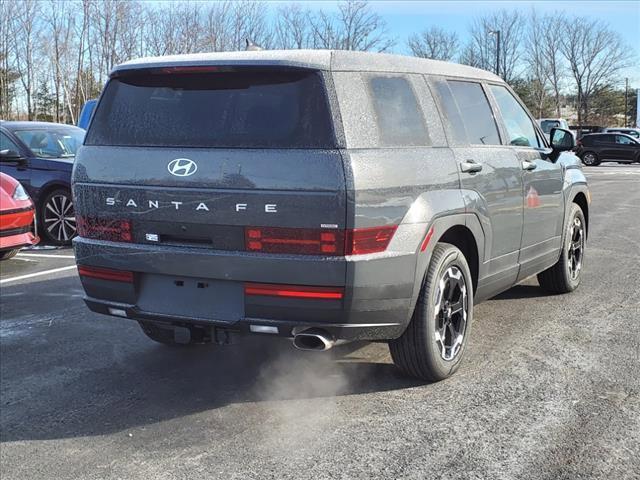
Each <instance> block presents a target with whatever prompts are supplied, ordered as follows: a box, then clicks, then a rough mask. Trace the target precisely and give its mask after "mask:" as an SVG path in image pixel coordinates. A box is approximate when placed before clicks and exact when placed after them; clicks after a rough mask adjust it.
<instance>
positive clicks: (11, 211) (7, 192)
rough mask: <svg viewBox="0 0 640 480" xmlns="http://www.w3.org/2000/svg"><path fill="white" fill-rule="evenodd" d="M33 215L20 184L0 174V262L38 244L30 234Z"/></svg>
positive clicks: (36, 239) (32, 209) (31, 203)
mask: <svg viewBox="0 0 640 480" xmlns="http://www.w3.org/2000/svg"><path fill="white" fill-rule="evenodd" d="M34 213H35V210H34V208H33V202H32V201H31V198H29V195H28V194H27V192H26V191H25V190H24V188H23V187H22V185H20V182H18V181H17V180H16V179H15V178H13V177H10V176H9V175H5V174H4V173H1V172H0V260H6V259H8V258H11V257H13V256H14V255H15V254H16V253H18V252H19V251H20V249H21V248H22V247H26V246H27V245H35V244H36V243H38V240H39V238H38V237H37V236H35V235H34V234H33V233H32V232H31V224H32V223H33V219H34Z"/></svg>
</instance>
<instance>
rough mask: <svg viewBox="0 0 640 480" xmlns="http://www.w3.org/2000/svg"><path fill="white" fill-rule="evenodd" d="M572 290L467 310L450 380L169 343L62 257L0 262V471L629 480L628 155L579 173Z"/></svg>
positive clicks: (324, 359)
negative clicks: (577, 277) (580, 255)
mask: <svg viewBox="0 0 640 480" xmlns="http://www.w3.org/2000/svg"><path fill="white" fill-rule="evenodd" d="M585 171H586V172H587V176H588V178H589V180H590V183H591V191H592V197H593V203H592V207H591V219H590V223H591V229H590V235H589V239H588V245H587V256H586V263H585V271H584V278H583V282H582V285H581V286H580V288H579V289H578V290H577V291H576V292H574V293H572V294H569V295H557V296H549V295H546V294H545V293H544V292H543V291H542V290H540V289H539V288H538V285H537V281H536V280H535V279H531V280H528V281H526V282H525V283H524V284H522V285H520V286H517V287H514V288H513V289H511V290H509V291H508V292H505V293H503V294H502V295H500V296H498V297H497V298H494V299H492V300H490V301H487V302H485V303H482V304H480V305H478V306H477V307H476V313H475V324H474V327H473V332H472V337H471V343H470V346H469V348H468V350H467V353H466V359H465V361H464V363H463V365H462V366H461V368H460V370H459V371H458V373H457V374H456V375H455V376H453V377H452V378H450V379H448V380H446V381H443V382H440V383H435V384H425V383H422V382H418V381H415V380H411V379H408V378H406V377H403V376H402V375H401V374H399V373H398V372H397V371H396V369H395V368H394V367H393V365H392V363H391V359H390V357H389V354H388V350H387V347H386V345H384V344H350V345H345V346H341V347H338V348H335V349H333V350H331V351H330V352H326V353H319V352H299V351H296V350H294V349H293V347H292V346H291V344H290V342H288V341H286V340H277V339H271V338H267V337H248V338H246V339H245V340H244V341H243V342H242V343H240V344H237V345H232V346H226V347H219V346H198V347H196V348H192V349H189V348H186V349H185V348H170V347H164V346H161V345H158V344H155V343H154V342H152V341H151V340H149V339H147V338H146V337H145V336H144V335H143V333H142V332H141V331H140V329H139V328H138V326H137V324H136V323H134V322H132V321H130V320H125V319H118V318H113V317H107V316H101V315H98V314H94V313H91V312H89V310H88V309H87V308H86V307H85V305H84V303H83V302H82V293H83V292H82V289H81V285H80V282H79V280H78V277H77V273H76V270H75V269H74V268H73V265H74V263H73V257H72V251H70V250H68V249H61V250H32V251H25V252H23V253H22V254H20V255H19V256H18V257H16V258H15V259H13V260H11V261H8V262H3V263H2V264H0V476H1V478H2V480H10V479H29V480H36V479H47V480H49V479H83V480H84V479H87V480H89V479H191V478H194V479H204V478H208V479H225V480H227V479H311V478H313V479H321V478H340V479H370V478H385V479H386V478H411V479H457V478H460V479H597V478H607V479H610V478H615V479H631V478H636V479H637V478H640V396H639V394H640V297H639V294H638V292H639V291H640V217H639V216H638V208H639V206H640V165H632V166H622V165H603V166H601V167H597V168H587V169H585Z"/></svg>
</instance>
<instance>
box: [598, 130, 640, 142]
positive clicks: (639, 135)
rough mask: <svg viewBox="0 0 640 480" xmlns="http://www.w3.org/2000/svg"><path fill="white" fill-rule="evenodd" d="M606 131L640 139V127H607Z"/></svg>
mask: <svg viewBox="0 0 640 480" xmlns="http://www.w3.org/2000/svg"><path fill="white" fill-rule="evenodd" d="M605 132H606V133H622V134H624V135H629V136H630V137H633V138H635V139H636V140H640V128H607V129H606V130H605Z"/></svg>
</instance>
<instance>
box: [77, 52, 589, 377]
mask: <svg viewBox="0 0 640 480" xmlns="http://www.w3.org/2000/svg"><path fill="white" fill-rule="evenodd" d="M573 147H574V140H573V136H572V134H571V133H570V132H568V131H566V130H563V129H554V130H552V131H551V142H549V141H548V140H547V137H546V135H545V134H544V133H543V132H542V131H541V130H540V129H539V126H538V125H537V123H536V121H535V120H534V119H533V118H532V117H531V115H530V113H529V112H528V111H527V110H526V108H525V107H524V106H523V104H522V102H521V101H520V100H519V99H518V97H517V96H516V95H515V94H514V93H513V91H512V90H511V88H510V87H509V86H508V85H507V84H505V82H504V81H503V80H502V79H500V78H499V77H497V76H495V75H493V74H491V73H488V72H485V71H482V70H478V69H475V68H471V67H467V66H462V65H454V64H450V63H444V62H438V61H431V60H424V59H417V58H410V57H403V56H394V55H384V54H372V53H362V52H344V51H304V50H302V51H258V52H231V53H215V54H197V55H186V56H173V57H157V58H147V59H141V60H134V61H131V62H128V63H125V64H122V65H120V66H117V67H116V68H115V69H114V70H113V71H112V72H111V75H110V79H109V82H108V83H107V85H106V86H105V89H104V91H103V92H102V95H101V97H100V99H99V102H98V105H97V107H96V110H95V112H94V114H93V119H92V121H91V124H90V127H89V130H88V132H87V136H86V139H85V142H84V146H82V147H81V148H80V151H79V152H78V155H77V158H76V162H75V166H74V170H73V193H74V198H75V205H76V218H77V225H78V233H79V236H78V237H77V238H76V239H75V240H74V246H75V253H76V259H77V263H78V270H79V274H80V278H81V280H82V285H83V287H84V290H85V292H86V297H85V301H86V303H87V305H88V306H89V308H90V309H91V310H93V311H95V312H99V313H103V314H108V315H114V316H119V317H123V318H128V319H131V320H135V321H137V322H138V323H139V324H140V326H141V328H142V330H143V332H144V333H145V334H146V335H147V336H149V337H150V338H151V339H153V340H155V341H157V342H161V343H164V344H169V345H176V344H179V345H193V344H196V343H209V342H211V343H217V344H225V343H229V342H231V341H232V340H233V339H234V338H235V337H237V336H240V335H242V334H255V335H263V336H268V335H272V336H283V337H289V338H291V339H292V341H293V345H294V346H295V347H297V348H299V349H302V350H319V351H322V350H327V349H329V348H331V347H332V346H333V345H334V344H335V343H336V342H338V341H351V340H370V341H383V342H388V344H389V347H390V351H391V355H392V358H393V360H394V362H395V363H396V364H397V365H398V367H399V368H400V369H402V370H403V371H404V372H405V373H407V374H410V375H413V376H416V377H419V378H422V379H426V380H430V381H434V380H440V379H443V378H446V377H448V376H449V375H451V374H452V373H453V372H454V371H455V370H456V369H457V368H458V366H459V365H460V362H461V360H462V358H463V355H464V352H465V349H466V346H467V344H468V341H469V336H470V332H471V326H472V323H473V307H474V304H477V303H478V302H480V301H482V300H485V299H487V298H490V297H492V296H494V295H496V294H498V293H500V292H502V291H504V290H506V289H508V288H510V287H512V286H513V285H515V284H516V283H518V282H520V281H522V280H524V279H526V278H528V277H530V276H532V275H538V280H539V282H540V285H541V286H542V287H543V288H544V289H546V290H548V291H550V292H556V293H565V292H570V291H572V290H574V289H575V288H577V287H578V285H579V283H580V280H581V277H582V274H583V264H584V252H585V242H586V239H587V229H588V222H589V201H590V200H589V198H590V197H589V193H588V189H587V182H586V179H585V177H584V175H583V172H582V169H581V165H580V162H579V161H578V160H577V158H576V157H575V156H574V155H573V154H572V153H571V152H570V150H571V149H572V148H573Z"/></svg>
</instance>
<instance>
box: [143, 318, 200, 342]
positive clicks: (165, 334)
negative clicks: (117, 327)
mask: <svg viewBox="0 0 640 480" xmlns="http://www.w3.org/2000/svg"><path fill="white" fill-rule="evenodd" d="M138 323H139V324H140V328H142V331H143V332H144V334H145V335H146V336H147V337H149V338H150V339H151V340H153V341H154V342H158V343H162V344H163V345H168V346H171V347H189V346H191V345H196V344H199V343H204V338H203V336H202V334H201V332H200V330H198V329H194V328H190V329H189V330H190V331H191V336H190V338H189V341H188V342H177V341H176V339H175V335H174V330H173V328H172V327H171V326H167V327H166V328H165V327H162V326H160V325H158V324H156V323H154V322H138Z"/></svg>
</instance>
